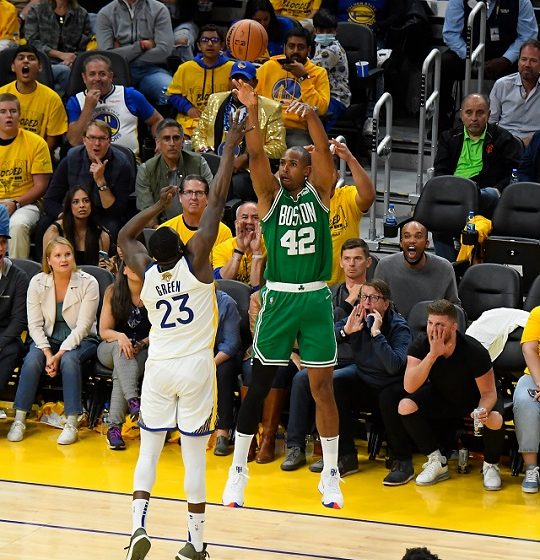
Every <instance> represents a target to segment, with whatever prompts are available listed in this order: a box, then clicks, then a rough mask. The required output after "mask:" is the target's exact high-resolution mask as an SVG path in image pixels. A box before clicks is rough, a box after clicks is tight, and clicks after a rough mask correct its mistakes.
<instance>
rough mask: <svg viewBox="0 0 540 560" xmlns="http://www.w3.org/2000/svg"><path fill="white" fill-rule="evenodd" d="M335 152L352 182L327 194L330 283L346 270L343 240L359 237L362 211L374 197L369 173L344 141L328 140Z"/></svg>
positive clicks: (334, 282)
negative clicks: (349, 173)
mask: <svg viewBox="0 0 540 560" xmlns="http://www.w3.org/2000/svg"><path fill="white" fill-rule="evenodd" d="M330 144H331V145H332V146H333V147H332V149H333V150H334V154H335V155H336V156H338V157H339V159H342V160H344V161H345V163H346V164H347V167H348V168H349V170H350V171H351V174H352V180H353V182H354V184H353V185H343V186H342V187H337V179H338V175H337V174H336V186H335V187H334V189H333V190H332V193H331V195H330V233H331V235H332V277H331V278H330V280H329V281H328V284H329V285H330V286H333V285H335V284H338V283H340V282H343V281H344V280H345V273H344V271H343V268H342V267H341V265H340V262H339V258H340V254H341V247H342V245H343V243H344V242H345V241H346V240H347V239H349V238H351V237H358V233H359V232H360V220H361V219H362V212H367V211H368V210H369V208H370V207H371V205H372V204H373V201H374V200H375V187H374V186H373V182H372V181H371V177H370V176H369V175H368V174H367V173H366V171H365V169H364V168H363V167H362V165H361V164H360V162H359V161H358V160H357V159H356V158H355V157H354V156H353V155H352V153H351V151H350V150H349V148H347V145H346V144H344V143H342V142H338V141H336V140H333V139H332V140H330Z"/></svg>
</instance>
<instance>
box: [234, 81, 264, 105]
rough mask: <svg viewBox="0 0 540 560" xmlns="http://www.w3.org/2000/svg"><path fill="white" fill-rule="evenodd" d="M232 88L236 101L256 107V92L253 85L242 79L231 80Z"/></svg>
mask: <svg viewBox="0 0 540 560" xmlns="http://www.w3.org/2000/svg"><path fill="white" fill-rule="evenodd" d="M232 82H233V85H234V89H233V92H234V93H235V94H236V97H237V98H238V101H240V103H242V105H245V106H246V107H256V106H257V103H258V99H257V94H256V93H255V90H254V89H253V86H251V85H250V84H248V83H247V82H244V80H233V81H232Z"/></svg>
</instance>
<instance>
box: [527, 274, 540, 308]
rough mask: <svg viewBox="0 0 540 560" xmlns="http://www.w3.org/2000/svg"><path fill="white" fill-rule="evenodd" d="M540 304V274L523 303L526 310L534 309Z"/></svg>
mask: <svg viewBox="0 0 540 560" xmlns="http://www.w3.org/2000/svg"><path fill="white" fill-rule="evenodd" d="M539 305H540V276H537V277H536V278H535V280H534V282H533V283H532V284H531V287H530V288H529V292H528V294H527V297H526V299H525V302H524V304H523V309H525V311H532V310H533V309H534V308H535V307H538V306H539Z"/></svg>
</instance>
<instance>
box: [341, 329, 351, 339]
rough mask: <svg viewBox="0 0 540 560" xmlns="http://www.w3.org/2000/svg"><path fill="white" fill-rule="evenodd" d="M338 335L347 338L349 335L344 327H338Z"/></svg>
mask: <svg viewBox="0 0 540 560" xmlns="http://www.w3.org/2000/svg"><path fill="white" fill-rule="evenodd" d="M339 336H341V338H349V335H348V334H347V333H346V332H345V329H344V328H343V329H339Z"/></svg>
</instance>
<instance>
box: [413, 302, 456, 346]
mask: <svg viewBox="0 0 540 560" xmlns="http://www.w3.org/2000/svg"><path fill="white" fill-rule="evenodd" d="M430 303H432V302H431V301H429V300H426V301H419V302H417V303H415V304H414V305H413V306H412V308H411V310H410V311H409V315H408V316H407V323H408V325H409V327H410V329H411V334H412V337H413V340H414V339H415V338H416V337H417V336H418V335H419V334H422V333H425V332H426V327H427V319H428V305H429V304H430ZM454 307H455V308H456V311H457V315H458V331H459V332H460V333H464V332H465V330H466V329H467V319H466V317H465V311H463V309H462V308H461V307H460V306H459V305H456V304H454Z"/></svg>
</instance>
